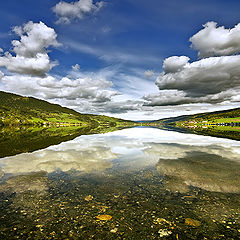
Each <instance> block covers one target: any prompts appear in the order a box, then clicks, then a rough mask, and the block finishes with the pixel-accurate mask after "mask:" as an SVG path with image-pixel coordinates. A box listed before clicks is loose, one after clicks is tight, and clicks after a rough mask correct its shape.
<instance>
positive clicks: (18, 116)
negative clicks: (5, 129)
mask: <svg viewBox="0 0 240 240" xmlns="http://www.w3.org/2000/svg"><path fill="white" fill-rule="evenodd" d="M133 123H134V122H132V121H127V120H122V119H118V118H113V117H107V116H102V115H91V114H81V113H78V112H76V111H74V110H72V109H69V108H66V107H62V106H60V105H57V104H52V103H49V102H47V101H44V100H40V99H36V98H33V97H23V96H20V95H16V94H13V93H7V92H2V91H0V125H4V126H9V125H46V126H51V125H54V126H72V125H77V126H82V127H89V126H94V127H96V126H100V125H101V126H116V125H131V124H133Z"/></svg>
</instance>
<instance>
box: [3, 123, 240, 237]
mask: <svg viewBox="0 0 240 240" xmlns="http://www.w3.org/2000/svg"><path fill="white" fill-rule="evenodd" d="M0 178H1V180H0V239H238V238H239V236H240V194H239V193H240V142H239V141H234V140H228V139H223V138H214V137H208V136H200V135H194V134H183V133H178V132H173V131H164V130H160V129H155V128H132V129H124V130H120V131H116V132H112V133H106V134H95V135H83V136H80V137H77V138H75V139H74V140H71V141H68V142H64V143H61V144H59V145H55V146H50V147H48V148H46V149H42V150H38V151H35V152H33V153H22V154H19V155H16V156H11V157H5V158H1V159H0Z"/></svg>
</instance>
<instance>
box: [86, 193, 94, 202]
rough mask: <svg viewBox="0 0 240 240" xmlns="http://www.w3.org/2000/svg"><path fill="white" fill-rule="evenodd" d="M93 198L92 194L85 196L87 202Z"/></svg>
mask: <svg viewBox="0 0 240 240" xmlns="http://www.w3.org/2000/svg"><path fill="white" fill-rule="evenodd" d="M91 200H93V196H92V195H88V196H87V197H85V201H87V202H89V201H91Z"/></svg>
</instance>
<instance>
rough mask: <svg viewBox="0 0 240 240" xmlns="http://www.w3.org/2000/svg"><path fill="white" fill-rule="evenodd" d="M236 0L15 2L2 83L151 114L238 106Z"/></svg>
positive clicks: (88, 106)
mask: <svg viewBox="0 0 240 240" xmlns="http://www.w3.org/2000/svg"><path fill="white" fill-rule="evenodd" d="M239 9H240V2H239V1H237V0H229V1H224V0H208V1H207V0H202V1H196V0H181V1H179V0H138V1H136V0H100V1H92V0H70V1H69V0H65V1H59V0H51V1H49V0H41V1H31V0H22V1H19V0H9V1H4V2H2V3H1V7H0V90H1V91H6V92H12V93H16V94H20V95H24V96H33V97H36V98H39V99H44V100H46V101H49V102H51V103H57V104H60V105H62V106H65V107H69V108H72V109H74V110H76V111H78V112H81V113H92V114H104V115H108V116H114V117H120V118H124V119H131V120H153V119H160V118H166V117H174V116H179V115H185V114H193V113H198V112H206V111H215V110H222V109H230V108H236V107H239V102H240V95H239V93H240V54H239V52H240V24H239V23H240V13H239Z"/></svg>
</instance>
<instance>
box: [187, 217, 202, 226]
mask: <svg viewBox="0 0 240 240" xmlns="http://www.w3.org/2000/svg"><path fill="white" fill-rule="evenodd" d="M185 224H186V225H189V226H193V227H199V226H200V225H201V223H200V222H199V221H198V220H194V219H191V218H186V219H185Z"/></svg>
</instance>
